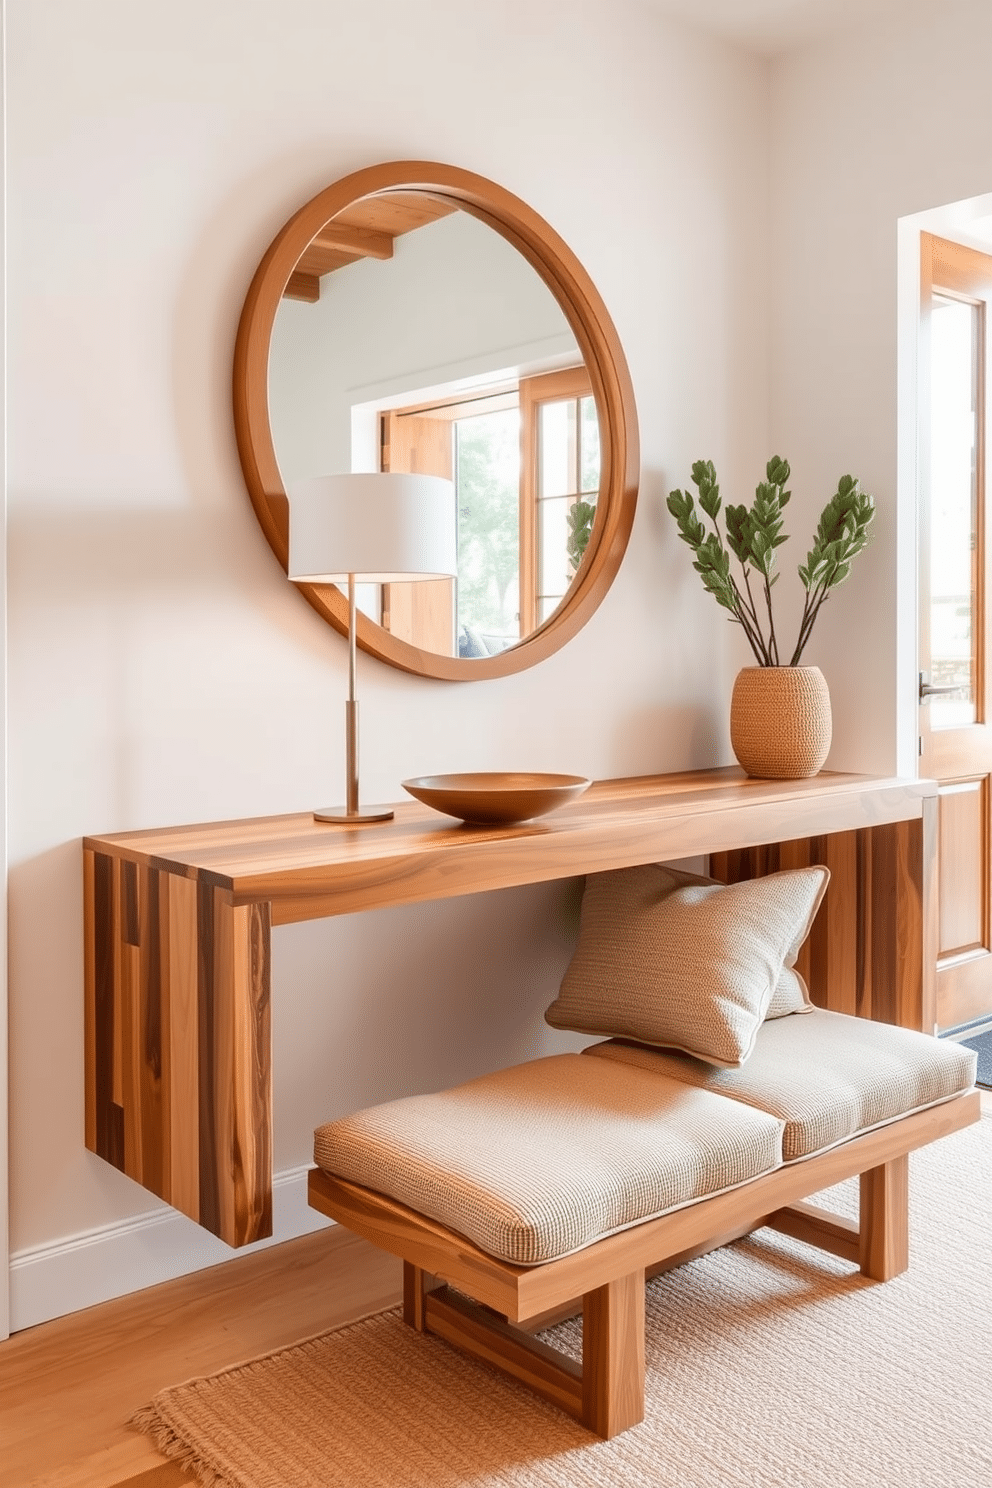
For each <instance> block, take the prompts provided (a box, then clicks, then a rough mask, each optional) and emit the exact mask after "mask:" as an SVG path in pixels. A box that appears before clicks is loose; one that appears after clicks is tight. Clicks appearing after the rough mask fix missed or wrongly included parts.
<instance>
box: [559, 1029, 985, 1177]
mask: <svg viewBox="0 0 992 1488" xmlns="http://www.w3.org/2000/svg"><path fill="white" fill-rule="evenodd" d="M583 1053H584V1054H591V1055H595V1056H597V1058H598V1059H603V1060H609V1061H613V1062H619V1063H622V1064H625V1065H627V1066H632V1067H634V1068H637V1069H644V1070H653V1071H655V1072H656V1073H657V1074H659V1075H664V1076H665V1077H666V1078H674V1079H677V1080H683V1081H685V1083H686V1084H687V1085H692V1086H695V1087H697V1088H699V1089H702V1090H709V1091H713V1092H715V1093H718V1094H720V1095H723V1096H730V1097H731V1098H732V1099H733V1100H737V1101H741V1102H743V1103H744V1104H745V1105H748V1106H752V1107H756V1108H757V1109H759V1110H762V1111H768V1112H769V1113H770V1114H771V1115H773V1116H777V1117H779V1118H780V1120H782V1121H784V1122H785V1133H784V1136H783V1139H782V1156H783V1159H784V1161H785V1162H795V1161H796V1160H797V1159H799V1158H803V1157H810V1156H811V1155H812V1154H813V1153H814V1152H822V1151H823V1149H824V1148H826V1147H834V1146H836V1145H837V1143H838V1142H845V1141H847V1139H848V1138H849V1137H853V1136H855V1135H856V1134H857V1133H858V1132H861V1131H867V1130H869V1129H870V1128H871V1127H874V1126H884V1125H885V1124H886V1123H887V1122H889V1121H895V1120H896V1119H897V1118H898V1117H900V1116H905V1115H908V1114H909V1112H911V1111H915V1110H919V1109H921V1108H922V1107H924V1106H930V1105H935V1104H936V1103H938V1102H939V1101H943V1100H948V1099H950V1098H951V1097H952V1096H954V1095H958V1094H959V1093H960V1092H962V1091H965V1090H969V1089H970V1088H971V1086H972V1085H973V1084H974V1083H975V1066H976V1058H975V1056H974V1055H973V1054H972V1052H971V1050H970V1049H965V1048H963V1047H962V1046H961V1045H960V1044H954V1043H948V1042H947V1041H946V1040H943V1039H936V1038H931V1037H930V1035H929V1034H925V1033H915V1032H914V1031H913V1030H912V1029H909V1028H895V1027H893V1026H892V1025H891V1024H889V1023H874V1022H871V1021H870V1020H869V1019H867V1018H851V1017H848V1016H847V1015H846V1014H844V1013H830V1012H826V1011H825V1010H824V1009H822V1008H814V1009H813V1011H812V1012H811V1013H810V1014H809V1015H808V1016H807V1017H804V1018H779V1019H776V1020H775V1021H773V1022H770V1023H764V1024H762V1026H761V1030H760V1032H759V1034H758V1037H757V1039H756V1040H755V1047H754V1051H753V1053H752V1054H751V1057H750V1058H749V1059H748V1061H747V1063H746V1064H745V1065H744V1066H743V1067H742V1068H741V1069H733V1070H730V1069H714V1067H713V1066H712V1065H711V1064H704V1063H703V1062H702V1060H699V1059H693V1058H692V1057H691V1056H689V1055H688V1054H682V1053H679V1052H677V1051H675V1050H667V1049H653V1048H647V1047H644V1046H641V1045H637V1044H629V1043H623V1042H619V1041H616V1040H612V1041H610V1042H609V1043H604V1044H593V1045H591V1046H590V1047H589V1048H588V1049H584V1050H583Z"/></svg>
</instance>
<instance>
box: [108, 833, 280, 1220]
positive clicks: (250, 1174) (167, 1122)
mask: <svg viewBox="0 0 992 1488" xmlns="http://www.w3.org/2000/svg"><path fill="white" fill-rule="evenodd" d="M84 886H85V932H86V933H85V971H86V975H85V1014H86V1016H85V1025H86V1145H87V1146H88V1147H89V1149H90V1151H91V1152H96V1153H97V1154H98V1155H99V1156H100V1157H103V1158H105V1159H106V1160H107V1161H108V1162H111V1163H113V1164H114V1166H115V1167H118V1168H120V1170H121V1171H122V1172H124V1173H126V1174H127V1175H128V1177H129V1178H133V1179H134V1180H135V1182H137V1183H140V1184H142V1185H143V1186H144V1187H145V1188H147V1189H149V1190H150V1192H152V1193H155V1194H158V1196H159V1197H160V1198H162V1199H165V1200H166V1202H167V1203H170V1204H172V1205H173V1206H174V1207H175V1208H176V1209H179V1210H181V1211H182V1213H184V1214H187V1215H188V1216H189V1217H190V1218H191V1219H194V1220H196V1221H197V1222H198V1223H199V1224H201V1225H203V1226H204V1227H205V1228H206V1229H208V1230H212V1231H213V1233H214V1234H215V1235H218V1236H220V1238H221V1239H222V1240H225V1241H226V1242H227V1243H228V1245H231V1246H240V1245H246V1244H248V1243H249V1242H250V1241H252V1240H260V1239H262V1238H263V1237H265V1236H266V1235H270V1234H271V1233H272V1172H271V1169H272V1072H271V1030H270V1013H269V977H270V950H269V943H270V916H269V906H268V904H266V903H262V904H251V905H234V904H233V903H232V902H231V899H230V896H229V895H228V894H226V893H225V892H224V891H223V890H220V889H216V888H214V887H213V886H212V885H210V884H204V883H202V882H200V883H198V882H197V881H196V880H195V879H192V878H187V877H185V876H183V875H181V874H177V873H170V872H168V871H167V870H166V869H164V868H157V867H151V866H149V865H147V864H137V863H134V862H132V861H131V860H129V859H127V858H123V857H115V856H111V855H110V854H105V853H99V852H96V853H95V852H92V851H90V850H87V851H86V853H85V855H84Z"/></svg>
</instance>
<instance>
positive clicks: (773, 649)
mask: <svg viewBox="0 0 992 1488" xmlns="http://www.w3.org/2000/svg"><path fill="white" fill-rule="evenodd" d="M765 608H766V609H767V611H768V654H769V656H770V657H771V661H772V666H778V641H777V640H776V638H775V621H774V618H773V617H772V586H771V583H770V582H769V579H768V575H767V574H765Z"/></svg>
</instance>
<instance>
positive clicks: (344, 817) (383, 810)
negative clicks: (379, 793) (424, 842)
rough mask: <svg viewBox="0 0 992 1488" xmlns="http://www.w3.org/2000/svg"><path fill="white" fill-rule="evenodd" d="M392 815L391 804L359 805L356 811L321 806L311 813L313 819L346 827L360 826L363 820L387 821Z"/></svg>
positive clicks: (340, 807) (339, 807)
mask: <svg viewBox="0 0 992 1488" xmlns="http://www.w3.org/2000/svg"><path fill="white" fill-rule="evenodd" d="M393 815H394V812H393V808H392V806H360V807H359V808H358V810H357V811H348V810H347V809H346V808H345V807H344V806H322V807H321V808H320V810H319V811H315V812H314V814H313V819H314V821H319V822H337V823H339V824H341V825H343V826H346V827H360V826H361V825H362V823H363V822H381V821H389V819H390V818H391V817H392V816H393Z"/></svg>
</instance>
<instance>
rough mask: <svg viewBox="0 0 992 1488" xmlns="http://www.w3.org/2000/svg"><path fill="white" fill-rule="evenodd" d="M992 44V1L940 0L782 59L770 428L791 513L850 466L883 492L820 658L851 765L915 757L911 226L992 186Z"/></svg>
mask: <svg viewBox="0 0 992 1488" xmlns="http://www.w3.org/2000/svg"><path fill="white" fill-rule="evenodd" d="M990 55H992V8H990V7H989V6H988V5H987V4H986V3H984V0H943V3H942V4H941V5H940V6H939V7H937V6H928V7H926V8H925V9H924V8H923V7H921V6H918V5H915V4H914V5H911V6H908V7H906V8H905V9H903V10H901V11H900V13H899V15H898V16H896V17H895V18H894V19H892V18H890V19H889V20H888V21H887V22H886V23H884V24H881V23H880V24H878V25H877V26H875V27H872V28H865V29H863V30H860V31H855V32H854V33H852V34H849V35H846V36H843V37H838V38H836V39H834V40H833V41H831V42H829V43H824V44H822V45H819V46H816V47H811V48H809V49H808V50H806V51H802V52H797V53H794V54H792V55H790V56H787V57H785V58H784V59H782V60H781V61H779V62H777V63H776V64H774V66H773V69H772V91H771V138H772V154H771V190H772V212H771V220H772V222H773V224H774V232H773V234H772V238H771V250H772V259H771V262H772V268H773V284H774V291H773V295H772V353H771V366H772V378H771V389H770V399H771V402H770V408H771V441H772V444H773V445H774V446H775V447H776V449H777V450H779V452H780V453H782V454H785V455H787V456H788V457H789V458H790V459H791V461H792V465H793V476H794V483H795V484H794V491H795V495H794V498H793V505H792V506H790V508H789V518H790V520H789V526H790V529H794V530H795V531H796V532H797V533H798V532H799V529H800V524H801V526H802V530H803V533H804V534H805V532H806V531H809V530H811V529H812V526H813V523H814V522H815V520H816V516H817V515H818V513H819V510H820V507H821V506H822V504H823V502H824V501H825V499H826V498H827V496H829V495H830V494H831V493H832V491H833V490H834V489H835V487H836V481H837V477H838V476H839V475H841V474H842V473H844V472H845V471H851V472H852V473H853V474H855V475H857V476H859V477H860V479H861V481H862V484H863V485H864V486H865V488H866V489H868V490H870V491H872V492H873V493H874V494H875V496H876V498H877V500H878V516H877V518H876V524H875V525H876V529H877V531H876V536H875V539H874V544H873V547H872V548H871V549H870V550H869V552H868V553H867V554H866V555H865V556H864V558H862V559H860V560H859V568H858V569H857V570H856V571H855V574H854V576H853V577H852V579H851V581H850V583H849V585H848V588H847V589H846V590H842V591H840V594H839V595H838V596H836V597H835V598H834V599H833V600H831V602H830V603H829V604H828V606H827V608H826V609H825V610H824V612H823V614H822V616H821V618H820V621H819V624H818V631H817V632H816V633H814V638H813V642H812V644H811V646H810V648H809V651H808V655H807V658H806V659H808V660H809V661H810V662H812V663H817V664H819V665H821V666H822V668H823V671H824V673H825V675H826V676H827V679H828V681H829V683H830V688H831V693H832V698H833V703H834V714H835V728H834V747H833V750H832V752H831V757H830V764H831V766H833V767H835V768H838V769H845V768H847V769H860V770H891V769H893V768H894V767H895V766H896V765H898V766H899V768H900V769H901V770H904V771H910V772H911V771H912V770H913V769H914V768H915V765H916V754H915V751H916V739H917V716H916V700H915V695H916V609H915V604H916V573H915V538H916V510H915V504H916V474H915V436H914V429H913V411H914V407H915V404H914V398H913V378H914V376H915V360H914V351H915V304H916V302H917V299H918V282H919V281H918V260H917V264H916V272H915V275H914V267H913V261H912V250H913V244H912V242H911V241H909V238H908V236H907V235H906V234H904V235H903V248H904V257H905V261H904V264H903V273H902V304H903V309H904V312H906V314H904V318H903V325H902V331H903V344H902V348H901V358H897V322H898V315H897V303H898V300H899V294H900V285H899V265H898V254H897V246H898V236H899V234H898V230H897V223H898V220H899V218H901V217H904V216H906V215H907V214H910V213H916V212H920V211H924V210H926V209H928V208H932V207H938V206H941V205H943V204H945V203H948V202H956V201H958V200H960V199H962V198H966V197H974V196H979V195H981V194H982V193H984V192H987V191H989V190H990V189H992V89H990V87H989V75H988V59H989V56H990ZM916 232H917V237H916V241H917V243H918V229H917V230H916ZM914 278H915V285H914ZM907 295H908V303H907ZM897 365H898V366H899V367H900V380H897ZM897 411H898V413H899V418H897ZM900 418H901V420H902V437H901V442H900V436H899V419H900ZM897 498H898V499H897ZM793 511H795V513H796V515H795V517H793V515H792V514H793ZM803 552H805V549H803ZM924 768H925V762H924Z"/></svg>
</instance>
